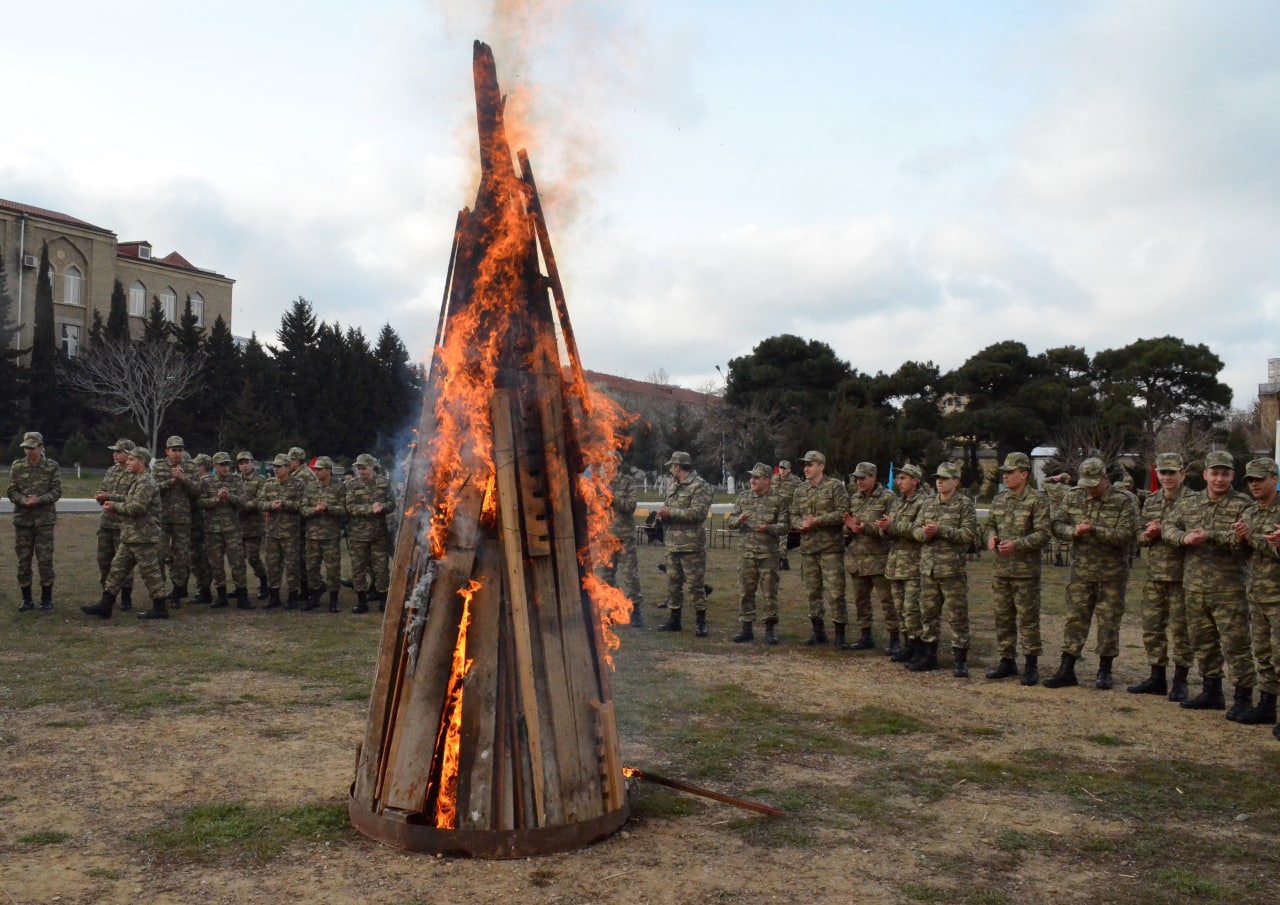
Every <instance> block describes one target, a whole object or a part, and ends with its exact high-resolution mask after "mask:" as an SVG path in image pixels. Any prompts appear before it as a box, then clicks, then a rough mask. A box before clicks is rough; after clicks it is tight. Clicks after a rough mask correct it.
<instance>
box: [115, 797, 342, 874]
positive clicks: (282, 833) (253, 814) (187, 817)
mask: <svg viewBox="0 0 1280 905" xmlns="http://www.w3.org/2000/svg"><path fill="white" fill-rule="evenodd" d="M351 834H352V830H351V827H350V824H349V823H348V821H347V809H346V807H345V806H344V805H340V804H307V805H301V806H299V807H293V808H266V807H247V806H245V805H242V804H228V803H218V804H208V805H201V806H200V807H195V808H191V809H190V810H188V811H186V812H184V813H183V814H182V815H181V816H179V817H177V818H175V819H172V820H169V821H166V822H165V824H164V825H162V826H160V827H157V828H155V829H152V830H148V831H146V832H143V833H139V834H135V835H133V836H131V837H130V839H131V840H132V841H134V842H136V843H138V844H139V845H141V846H142V847H144V848H146V849H149V850H151V851H155V852H160V853H165V854H171V855H176V856H179V857H184V858H189V859H191V860H195V861H210V860H216V859H218V858H220V857H225V856H230V855H249V856H252V857H255V858H258V859H260V860H269V859H271V858H274V857H276V856H277V855H279V854H280V853H281V852H282V851H284V849H285V848H286V847H287V846H288V845H289V844H290V843H293V842H296V841H303V840H307V841H317V840H327V839H342V838H345V837H348V836H350V835H351Z"/></svg>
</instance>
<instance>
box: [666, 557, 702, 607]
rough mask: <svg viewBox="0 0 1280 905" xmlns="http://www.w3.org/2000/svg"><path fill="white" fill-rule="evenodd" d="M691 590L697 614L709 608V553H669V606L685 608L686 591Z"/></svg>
mask: <svg viewBox="0 0 1280 905" xmlns="http://www.w3.org/2000/svg"><path fill="white" fill-rule="evenodd" d="M686 585H687V586H688V588H689V602H690V603H692V604H693V608H694V610H695V611H697V612H702V611H704V610H705V609H706V608H707V551H706V550H687V551H683V552H675V551H671V550H668V551H667V601H668V603H667V606H669V607H671V609H673V610H680V609H683V608H684V589H685V586H686Z"/></svg>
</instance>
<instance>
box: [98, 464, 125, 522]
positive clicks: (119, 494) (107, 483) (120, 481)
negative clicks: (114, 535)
mask: <svg viewBox="0 0 1280 905" xmlns="http://www.w3.org/2000/svg"><path fill="white" fill-rule="evenodd" d="M132 483H133V474H132V473H131V472H130V471H129V469H127V468H125V467H124V466H123V465H116V464H114V463H113V464H112V465H111V467H110V468H108V469H107V473H106V474H105V475H103V476H102V483H101V484H99V485H98V493H105V494H106V495H107V499H109V500H111V502H113V503H122V502H124V495H125V493H127V492H128V490H129V485H130V484H132ZM99 524H100V527H101V529H102V530H103V531H119V530H120V513H118V512H108V511H107V510H105V509H104V510H102V520H101V522H100V523H99Z"/></svg>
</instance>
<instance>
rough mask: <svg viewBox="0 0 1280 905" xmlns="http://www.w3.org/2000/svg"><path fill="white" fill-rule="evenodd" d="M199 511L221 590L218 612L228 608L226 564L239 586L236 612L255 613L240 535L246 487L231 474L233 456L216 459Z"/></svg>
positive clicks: (216, 604)
mask: <svg viewBox="0 0 1280 905" xmlns="http://www.w3.org/2000/svg"><path fill="white" fill-rule="evenodd" d="M198 503H199V507H200V511H201V512H202V513H203V515H204V530H205V552H206V554H207V555H208V557H209V562H208V566H209V573H210V575H211V576H212V580H213V582H214V584H216V585H217V588H218V599H217V600H216V601H215V602H214V604H213V606H214V608H215V609H217V608H222V607H225V606H227V605H228V604H229V603H230V601H229V600H228V599H227V573H226V571H225V570H224V563H230V564H231V580H232V581H234V582H235V583H236V608H237V609H241V610H251V609H253V604H251V603H250V602H249V587H248V585H249V582H248V579H247V575H246V573H245V562H244V537H243V535H241V533H240V513H241V512H242V511H243V510H244V485H243V484H242V483H241V481H240V475H239V474H232V472H231V456H230V455H228V454H227V453H225V452H219V453H215V454H214V456H213V473H212V474H208V475H205V476H204V477H203V478H201V479H200V499H199V501H198Z"/></svg>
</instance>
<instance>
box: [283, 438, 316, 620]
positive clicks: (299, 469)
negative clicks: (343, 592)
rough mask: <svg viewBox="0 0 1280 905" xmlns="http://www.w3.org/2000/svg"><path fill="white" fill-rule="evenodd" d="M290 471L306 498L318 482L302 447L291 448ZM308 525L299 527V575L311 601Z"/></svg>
mask: <svg viewBox="0 0 1280 905" xmlns="http://www.w3.org/2000/svg"><path fill="white" fill-rule="evenodd" d="M288 455H289V471H290V472H292V474H293V476H294V477H296V478H297V479H298V480H299V481H301V482H302V492H303V496H304V498H305V496H306V493H307V491H308V490H310V489H311V485H312V484H314V483H315V481H316V473H315V472H314V471H312V470H311V469H310V468H308V467H307V453H306V450H304V449H303V448H302V447H301V446H291V447H289V453H288ZM306 549H307V538H306V525H304V524H301V523H299V525H298V574H299V575H301V576H302V596H303V598H305V599H308V600H310V599H311V590H310V588H309V587H308V586H307V578H308V574H307V573H308V569H307V563H306Z"/></svg>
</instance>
